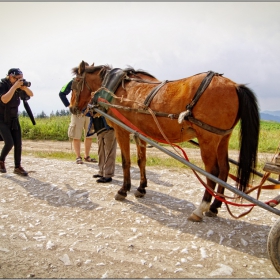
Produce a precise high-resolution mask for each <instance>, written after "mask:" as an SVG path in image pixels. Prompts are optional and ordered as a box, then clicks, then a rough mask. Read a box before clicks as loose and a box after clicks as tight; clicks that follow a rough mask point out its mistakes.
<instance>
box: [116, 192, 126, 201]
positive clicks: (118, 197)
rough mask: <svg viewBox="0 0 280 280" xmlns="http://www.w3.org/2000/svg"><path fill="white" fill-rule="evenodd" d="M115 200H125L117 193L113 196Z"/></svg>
mask: <svg viewBox="0 0 280 280" xmlns="http://www.w3.org/2000/svg"><path fill="white" fill-rule="evenodd" d="M115 200H125V196H123V195H120V194H119V193H117V194H116V195H115Z"/></svg>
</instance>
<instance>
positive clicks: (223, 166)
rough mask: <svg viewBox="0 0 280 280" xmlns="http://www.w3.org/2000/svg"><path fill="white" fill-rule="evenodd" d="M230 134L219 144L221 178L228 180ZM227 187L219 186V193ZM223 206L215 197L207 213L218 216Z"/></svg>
mask: <svg viewBox="0 0 280 280" xmlns="http://www.w3.org/2000/svg"><path fill="white" fill-rule="evenodd" d="M229 139H230V135H227V136H226V137H225V138H223V139H222V141H221V142H220V144H219V147H218V156H217V158H218V164H219V176H218V177H219V179H221V180H222V181H224V182H226V181H227V178H228V173H229V162H228V143H229ZM224 190H225V188H224V187H223V186H221V185H219V186H218V190H217V192H218V194H222V195H223V194H224ZM221 206H222V201H221V200H218V199H217V198H215V199H214V201H213V203H212V204H211V206H210V209H209V211H208V212H206V213H205V215H206V216H208V217H216V216H217V214H218V208H220V207H221Z"/></svg>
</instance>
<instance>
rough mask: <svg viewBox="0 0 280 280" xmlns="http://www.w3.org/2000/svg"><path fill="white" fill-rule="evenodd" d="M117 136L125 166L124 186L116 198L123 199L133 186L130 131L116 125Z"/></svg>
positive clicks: (123, 166)
mask: <svg viewBox="0 0 280 280" xmlns="http://www.w3.org/2000/svg"><path fill="white" fill-rule="evenodd" d="M115 133H116V138H117V140H118V144H119V147H120V150H121V156H122V168H123V186H122V188H120V189H119V190H118V192H117V194H116V195H115V199H116V200H123V199H125V198H126V196H127V192H128V191H130V188H131V178H130V166H131V161H130V138H129V133H128V132H127V131H126V130H124V129H122V128H120V127H115Z"/></svg>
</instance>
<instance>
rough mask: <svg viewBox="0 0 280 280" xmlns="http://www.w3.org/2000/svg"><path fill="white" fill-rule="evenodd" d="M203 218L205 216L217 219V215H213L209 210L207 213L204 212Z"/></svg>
mask: <svg viewBox="0 0 280 280" xmlns="http://www.w3.org/2000/svg"><path fill="white" fill-rule="evenodd" d="M205 216H207V217H217V213H214V212H212V211H210V210H209V211H207V212H205Z"/></svg>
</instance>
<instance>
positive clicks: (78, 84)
mask: <svg viewBox="0 0 280 280" xmlns="http://www.w3.org/2000/svg"><path fill="white" fill-rule="evenodd" d="M85 76H86V72H84V73H83V74H82V75H79V74H77V75H76V77H75V78H74V79H73V82H72V87H71V90H72V91H73V90H74V91H75V93H76V94H75V104H74V106H72V107H71V109H70V111H71V113H72V114H74V115H83V114H84V111H85V109H86V108H83V109H82V110H80V109H79V108H78V104H79V100H80V94H81V92H82V91H83V89H84V85H86V87H87V89H88V90H89V91H90V93H92V92H93V90H92V89H91V87H90V86H89V84H88V83H87V81H86V79H85Z"/></svg>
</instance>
